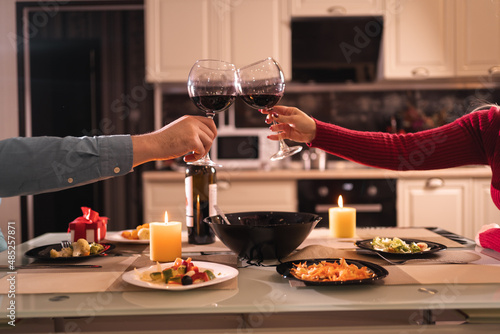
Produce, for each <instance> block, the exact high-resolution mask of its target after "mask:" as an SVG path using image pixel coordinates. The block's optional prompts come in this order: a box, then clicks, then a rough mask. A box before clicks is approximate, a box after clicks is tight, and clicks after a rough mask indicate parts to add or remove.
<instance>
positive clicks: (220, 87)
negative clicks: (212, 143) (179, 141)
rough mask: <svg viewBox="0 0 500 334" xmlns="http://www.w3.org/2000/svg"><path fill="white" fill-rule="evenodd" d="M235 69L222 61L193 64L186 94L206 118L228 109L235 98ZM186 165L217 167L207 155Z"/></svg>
mask: <svg viewBox="0 0 500 334" xmlns="http://www.w3.org/2000/svg"><path fill="white" fill-rule="evenodd" d="M235 82H236V68H235V66H234V65H233V64H230V63H228V62H225V61H222V60H214V59H201V60H198V61H196V63H194V65H193V67H192V68H191V71H190V72H189V77H188V83H187V88H188V93H189V97H190V98H191V100H192V101H193V103H194V104H195V105H196V107H198V109H200V110H202V111H203V112H204V113H205V115H206V116H207V117H208V118H211V119H213V118H214V116H215V114H216V113H218V112H221V111H224V110H226V109H227V108H229V107H230V106H231V105H232V104H233V102H234V100H235V98H236V88H235ZM188 164H192V165H199V166H218V167H220V165H218V164H216V163H215V162H213V161H212V160H211V159H210V155H209V154H208V152H207V154H206V155H205V156H204V157H202V158H201V159H199V160H197V161H194V162H189V163H188Z"/></svg>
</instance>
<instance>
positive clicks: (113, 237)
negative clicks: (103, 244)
mask: <svg viewBox="0 0 500 334" xmlns="http://www.w3.org/2000/svg"><path fill="white" fill-rule="evenodd" d="M125 231H133V230H125ZM122 232H123V231H118V232H106V238H104V239H105V240H108V241H114V242H122V243H127V244H149V239H142V240H135V239H127V238H124V237H122Z"/></svg>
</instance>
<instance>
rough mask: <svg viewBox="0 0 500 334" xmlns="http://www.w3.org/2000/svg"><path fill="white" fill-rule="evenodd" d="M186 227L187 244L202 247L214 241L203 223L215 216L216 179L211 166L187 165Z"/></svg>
mask: <svg viewBox="0 0 500 334" xmlns="http://www.w3.org/2000/svg"><path fill="white" fill-rule="evenodd" d="M185 186H186V225H187V230H188V242H189V243H190V244H196V245H204V244H211V243H213V242H214V241H215V234H214V232H213V231H212V229H211V228H210V226H209V225H208V224H207V223H205V222H204V221H203V219H205V218H206V217H209V216H215V215H217V213H216V211H215V208H214V205H217V178H216V174H215V168H214V167H212V166H197V165H188V167H187V168H186V178H185Z"/></svg>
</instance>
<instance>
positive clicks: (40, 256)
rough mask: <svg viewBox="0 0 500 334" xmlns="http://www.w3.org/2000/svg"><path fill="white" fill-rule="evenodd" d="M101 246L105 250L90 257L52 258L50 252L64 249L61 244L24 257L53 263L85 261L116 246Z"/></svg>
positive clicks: (42, 247) (36, 250)
mask: <svg viewBox="0 0 500 334" xmlns="http://www.w3.org/2000/svg"><path fill="white" fill-rule="evenodd" d="M101 245H103V246H104V250H103V251H102V252H100V253H97V254H92V255H89V256H72V257H50V250H51V249H55V250H56V251H60V250H61V248H62V246H61V244H52V245H46V246H40V247H36V248H33V249H30V250H29V251H27V252H26V253H24V255H25V256H27V257H32V258H35V259H37V260H44V261H53V262H71V261H79V260H84V259H88V258H90V257H95V256H102V255H103V254H104V253H105V252H107V251H109V250H112V249H113V248H115V245H112V244H105V243H101Z"/></svg>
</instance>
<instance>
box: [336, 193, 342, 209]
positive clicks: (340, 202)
mask: <svg viewBox="0 0 500 334" xmlns="http://www.w3.org/2000/svg"><path fill="white" fill-rule="evenodd" d="M337 203H339V208H343V207H344V201H343V200H342V195H340V196H339V200H338V202H337Z"/></svg>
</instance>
